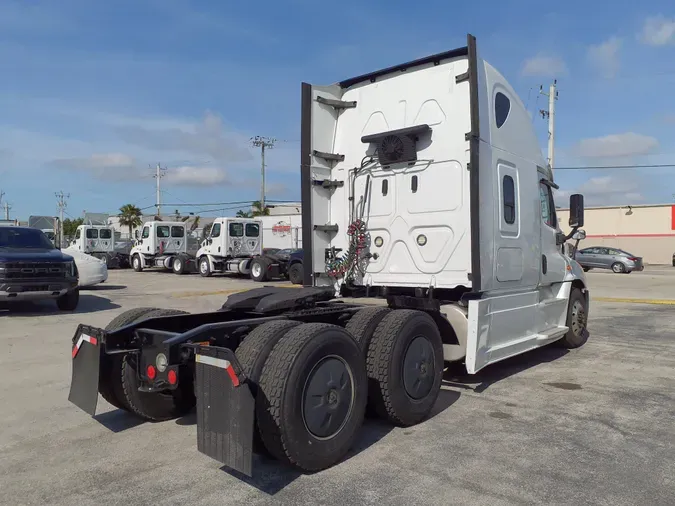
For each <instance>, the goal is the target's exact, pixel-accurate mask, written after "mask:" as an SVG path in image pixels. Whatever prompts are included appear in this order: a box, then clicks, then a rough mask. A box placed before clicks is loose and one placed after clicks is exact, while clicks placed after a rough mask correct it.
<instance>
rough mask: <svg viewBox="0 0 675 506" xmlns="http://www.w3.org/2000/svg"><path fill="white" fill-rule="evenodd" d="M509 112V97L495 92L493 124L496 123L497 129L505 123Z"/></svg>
mask: <svg viewBox="0 0 675 506" xmlns="http://www.w3.org/2000/svg"><path fill="white" fill-rule="evenodd" d="M510 110H511V101H510V100H509V97H507V96H506V95H504V94H503V93H501V92H497V94H496V95H495V122H496V123H497V128H501V126H502V125H503V124H504V123H505V122H506V118H508V117H509V111H510Z"/></svg>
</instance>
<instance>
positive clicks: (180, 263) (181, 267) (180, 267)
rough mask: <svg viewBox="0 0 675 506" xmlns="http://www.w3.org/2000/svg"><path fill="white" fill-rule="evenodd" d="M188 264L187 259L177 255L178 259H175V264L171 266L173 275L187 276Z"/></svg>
mask: <svg viewBox="0 0 675 506" xmlns="http://www.w3.org/2000/svg"><path fill="white" fill-rule="evenodd" d="M186 264H187V262H186V258H184V257H183V256H182V255H177V256H176V257H174V259H173V263H172V264H171V268H172V270H173V273H174V274H178V275H182V274H185V271H186V268H187V265H186Z"/></svg>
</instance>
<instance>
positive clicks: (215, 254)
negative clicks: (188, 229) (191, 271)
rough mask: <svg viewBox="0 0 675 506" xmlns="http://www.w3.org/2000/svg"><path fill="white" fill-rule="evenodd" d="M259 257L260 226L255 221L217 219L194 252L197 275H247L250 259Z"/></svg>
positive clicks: (257, 221) (260, 248)
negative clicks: (197, 249) (195, 254)
mask: <svg viewBox="0 0 675 506" xmlns="http://www.w3.org/2000/svg"><path fill="white" fill-rule="evenodd" d="M260 254H262V222H261V220H259V219H257V218H216V219H215V221H214V222H213V225H212V226H211V230H210V232H209V234H208V236H207V237H206V239H205V240H204V242H203V243H202V246H201V248H199V251H198V252H197V263H198V265H199V273H200V274H201V275H202V276H204V277H208V276H210V275H211V274H213V273H233V274H243V275H248V274H249V273H250V272H251V270H250V264H251V258H252V257H254V256H256V255H260Z"/></svg>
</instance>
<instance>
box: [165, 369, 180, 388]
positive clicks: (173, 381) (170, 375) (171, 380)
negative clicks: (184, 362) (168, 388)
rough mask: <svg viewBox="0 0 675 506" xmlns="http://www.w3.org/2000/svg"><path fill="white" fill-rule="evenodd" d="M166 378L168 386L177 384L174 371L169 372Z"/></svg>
mask: <svg viewBox="0 0 675 506" xmlns="http://www.w3.org/2000/svg"><path fill="white" fill-rule="evenodd" d="M166 376H167V379H168V380H169V384H170V385H175V384H176V383H177V382H178V376H177V375H176V371H174V370H173V369H172V370H170V371H169V373H168V374H167V375H166Z"/></svg>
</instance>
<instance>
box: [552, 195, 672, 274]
mask: <svg viewBox="0 0 675 506" xmlns="http://www.w3.org/2000/svg"><path fill="white" fill-rule="evenodd" d="M557 211H558V218H559V222H560V227H561V228H562V229H563V230H564V231H569V226H568V221H569V209H558V210H557ZM584 218H585V219H584V226H583V229H584V230H585V231H586V239H585V240H584V241H581V243H579V248H587V247H590V246H610V247H614V248H619V249H622V250H625V251H628V252H630V253H632V254H634V255H636V256H641V257H642V258H643V261H644V262H645V264H667V265H672V259H673V253H675V205H672V204H654V205H634V206H607V207H588V208H586V210H585V213H584Z"/></svg>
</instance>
